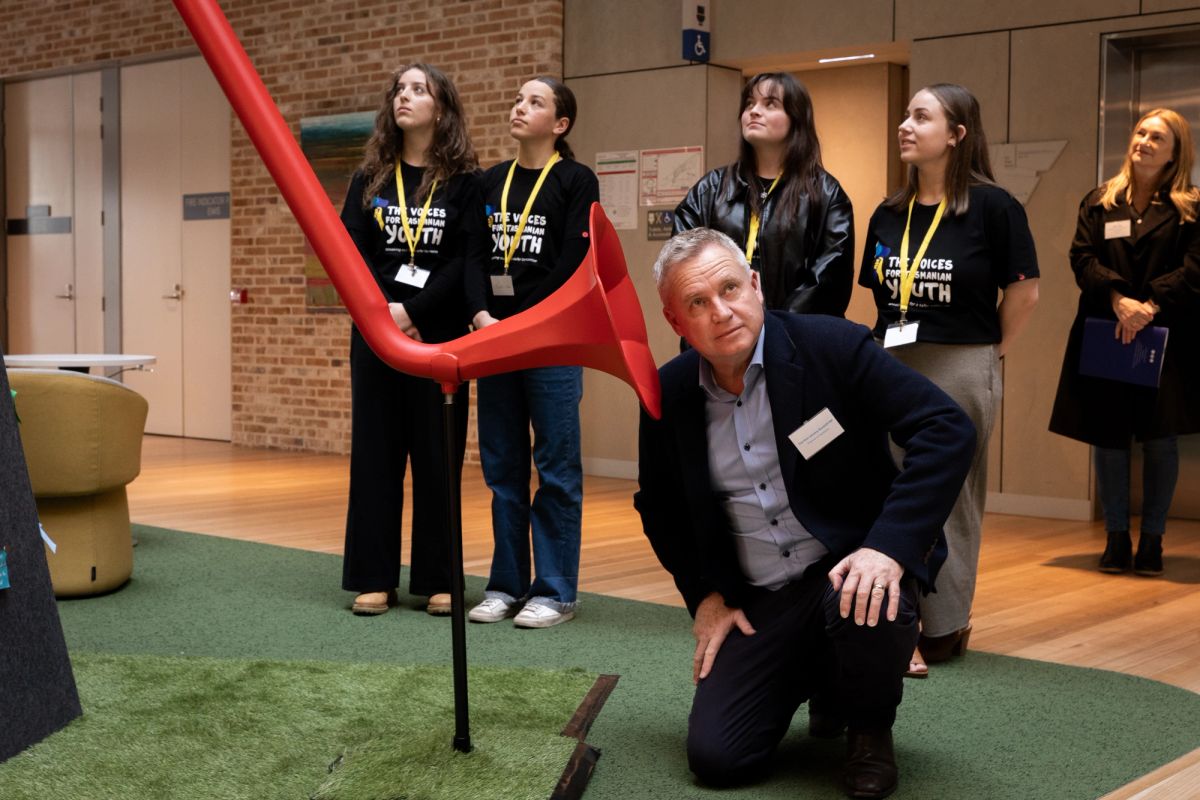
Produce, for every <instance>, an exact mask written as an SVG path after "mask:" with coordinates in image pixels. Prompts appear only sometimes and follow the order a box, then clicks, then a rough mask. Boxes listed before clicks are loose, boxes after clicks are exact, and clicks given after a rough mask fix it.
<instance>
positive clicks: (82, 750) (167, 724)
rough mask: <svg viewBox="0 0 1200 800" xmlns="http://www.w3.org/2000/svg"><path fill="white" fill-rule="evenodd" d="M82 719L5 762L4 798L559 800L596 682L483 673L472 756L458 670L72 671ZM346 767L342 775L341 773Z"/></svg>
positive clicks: (150, 659) (112, 661) (89, 661)
mask: <svg viewBox="0 0 1200 800" xmlns="http://www.w3.org/2000/svg"><path fill="white" fill-rule="evenodd" d="M72 664H73V666H74V670H75V676H76V681H77V682H78V685H79V691H80V697H81V700H82V702H83V705H84V709H85V711H84V716H83V717H81V718H80V719H77V720H75V721H74V722H73V723H71V724H70V725H68V726H67V727H66V728H64V729H63V730H61V731H59V732H58V733H56V734H54V735H53V736H51V737H49V738H48V739H46V740H45V741H43V742H41V743H39V744H37V745H35V746H34V747H32V748H30V749H29V750H26V751H25V752H24V753H22V754H20V755H18V756H16V757H15V758H13V759H11V760H9V761H8V762H6V763H4V764H0V796H2V797H4V798H6V800H54V799H58V798H61V799H62V800H66V798H89V799H93V798H173V797H181V798H182V797H187V798H221V800H243V798H244V800H262V798H307V797H312V798H314V800H396V799H398V798H404V800H483V798H490V797H495V798H501V797H503V798H506V799H509V800H526V798H528V800H546V798H547V797H549V796H550V793H551V792H552V791H553V789H554V786H555V784H556V783H557V781H558V779H559V776H560V775H561V774H562V771H563V768H564V767H565V766H566V765H567V760H568V759H569V758H570V755H571V752H572V751H573V750H574V748H575V745H576V741H575V740H574V739H570V738H567V737H563V736H559V735H558V733H559V731H561V730H562V728H563V726H564V725H565V724H566V723H567V721H568V720H569V719H570V718H571V715H572V714H573V713H574V712H575V709H576V707H577V706H578V705H579V703H580V701H582V700H583V698H584V696H585V695H586V694H587V691H588V689H590V688H591V686H592V683H593V682H594V680H595V676H594V675H589V674H587V673H585V672H583V671H581V670H559V671H548V670H532V669H515V668H514V669H500V668H477V669H475V668H473V669H471V671H470V686H471V690H472V698H471V711H472V740H473V744H474V745H475V750H474V751H473V752H472V753H470V754H462V753H457V752H455V751H454V750H453V749H452V748H451V746H450V742H451V738H452V735H453V732H454V713H453V686H452V676H451V670H450V669H449V668H448V667H435V666H393V665H381V664H351V663H325V662H280V661H244V660H227V659H213V658H174V657H163V656H129V655H97V654H88V653H81V654H76V655H74V656H73V658H72ZM331 766H332V768H331Z"/></svg>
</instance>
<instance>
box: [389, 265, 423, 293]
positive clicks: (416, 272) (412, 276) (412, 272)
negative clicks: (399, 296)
mask: <svg viewBox="0 0 1200 800" xmlns="http://www.w3.org/2000/svg"><path fill="white" fill-rule="evenodd" d="M396 280H397V281H399V282H400V283H405V284H408V285H409V286H415V287H417V288H418V289H424V288H425V281H427V280H429V270H427V269H421V268H420V267H418V266H416V265H413V264H405V265H404V266H403V267H401V268H400V271H399V272H397V273H396Z"/></svg>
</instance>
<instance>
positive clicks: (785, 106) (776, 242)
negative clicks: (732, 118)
mask: <svg viewBox="0 0 1200 800" xmlns="http://www.w3.org/2000/svg"><path fill="white" fill-rule="evenodd" d="M739 113H740V120H741V126H742V141H741V146H740V149H739V152H738V159H737V161H735V162H733V163H732V164H730V165H728V166H725V167H720V168H718V169H715V170H713V171H712V172H709V173H708V174H707V175H705V176H704V177H703V178H701V179H700V180H699V182H697V183H696V185H695V186H693V187H692V189H691V191H690V192H688V195H687V197H686V198H685V199H684V201H683V202H682V203H680V204H679V207H678V208H676V209H675V233H679V232H681V231H685V230H690V229H692V228H702V227H703V228H713V229H714V230H718V231H721V232H722V233H724V234H726V235H728V236H729V237H730V238H731V239H733V240H734V241H735V242H738V243H739V244H741V245H742V246H743V247H744V248H745V250H746V259H747V260H748V261H749V262H750V266H751V267H753V268H754V269H755V270H756V271H758V272H759V273H760V274H761V276H762V288H763V295H764V297H765V298H766V304H767V307H768V308H772V309H782V310H786V311H795V312H797V313H801V314H832V315H834V316H838V317H840V316H844V315H845V312H846V306H847V305H848V304H849V302H850V290H851V286H852V284H853V278H854V217H853V213H852V210H851V207H850V198H849V197H848V196H847V195H846V193H845V192H844V191H843V190H842V187H841V185H840V184H839V183H838V182H837V179H836V178H834V177H833V176H832V175H830V174H829V173H828V172H826V171H825V170H824V168H823V167H822V166H821V145H820V143H819V142H818V141H817V132H816V128H815V127H814V125H813V112H812V99H811V98H810V97H809V95H808V90H806V89H805V88H804V86H803V85H802V84H800V82H799V81H797V80H796V79H795V78H793V77H792V76H791V75H789V74H788V73H786V72H772V73H763V74H760V75H755V76H754V77H753V78H751V79H750V81H749V82H748V83H747V84H746V87H745V88H744V89H743V90H742V106H741V111H740V112H739Z"/></svg>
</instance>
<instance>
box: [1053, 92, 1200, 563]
mask: <svg viewBox="0 0 1200 800" xmlns="http://www.w3.org/2000/svg"><path fill="white" fill-rule="evenodd" d="M1193 160H1194V150H1193V144H1192V133H1191V129H1190V127H1189V126H1188V123H1187V120H1185V119H1184V118H1183V117H1182V116H1180V115H1179V114H1178V113H1177V112H1175V111H1172V110H1171V109H1169V108H1156V109H1153V110H1152V111H1150V112H1149V113H1147V114H1145V115H1144V116H1143V117H1142V118H1141V119H1139V120H1138V122H1137V125H1136V126H1135V127H1134V131H1133V136H1132V137H1131V138H1130V140H1129V148H1128V150H1127V151H1126V153H1125V162H1124V164H1123V165H1122V166H1121V171H1120V173H1119V174H1117V175H1116V176H1115V177H1113V178H1111V179H1109V180H1108V181H1106V182H1105V183H1103V184H1102V185H1101V186H1099V187H1098V188H1096V189H1093V190H1092V191H1091V192H1089V193H1088V195H1087V196H1086V197H1084V199H1083V202H1082V203H1081V204H1080V206H1079V223H1078V226H1077V227H1076V229H1075V240H1074V241H1073V242H1072V243H1071V269H1072V270H1073V271H1074V272H1075V282H1076V283H1077V284H1079V289H1080V295H1079V310H1078V313H1077V314H1076V316H1075V323H1074V325H1072V327H1071V333H1070V335H1069V337H1068V339H1067V350H1066V354H1065V356H1064V358H1063V365H1062V373H1061V376H1060V378H1059V384H1058V394H1057V396H1056V397H1055V401H1054V411H1053V414H1052V416H1051V418H1050V430H1051V431H1053V432H1055V433H1059V434H1062V435H1063V436H1068V437H1070V438H1072V439H1078V440H1079V441H1081V442H1087V443H1088V444H1090V445H1092V446H1093V447H1094V448H1095V465H1096V485H1097V490H1098V492H1099V495H1100V504H1101V505H1102V506H1103V508H1104V527H1105V530H1106V532H1107V534H1108V536H1107V545H1106V547H1105V549H1104V554H1103V555H1102V556H1101V557H1100V565H1099V566H1100V571H1101V572H1108V573H1119V572H1124V571H1126V570H1128V569H1130V567H1132V568H1133V571H1134V572H1136V573H1137V574H1139V575H1146V576H1155V575H1161V574H1162V572H1163V562H1162V539H1163V534H1164V533H1165V532H1166V521H1167V512H1168V511H1169V510H1170V507H1171V499H1172V497H1173V495H1174V493H1175V482H1176V479H1177V478H1178V475H1179V451H1178V445H1177V442H1176V437H1177V436H1179V435H1181V434H1187V433H1195V432H1197V431H1200V369H1197V364H1198V363H1200V361H1198V358H1200V323H1197V322H1196V320H1197V318H1198V316H1197V315H1200V222H1198V221H1197V215H1198V212H1200V190H1197V188H1196V187H1195V186H1194V185H1192V164H1193ZM1088 318H1095V319H1103V320H1109V321H1111V322H1114V323H1115V329H1114V332H1113V336H1114V337H1115V338H1117V339H1120V341H1121V343H1122V345H1123V346H1125V347H1133V344H1132V343H1133V339H1134V337H1135V336H1137V335H1138V333H1139V332H1140V331H1142V330H1143V329H1145V328H1146V327H1147V326H1155V327H1161V328H1166V329H1168V331H1169V335H1168V337H1167V345H1166V349H1165V352H1164V354H1163V361H1162V368H1161V373H1160V378H1159V385H1158V386H1157V387H1148V386H1140V385H1136V384H1132V383H1124V382H1120V381H1116V380H1109V379H1107V378H1097V377H1090V376H1087V375H1081V374H1080V372H1079V363H1080V355H1081V352H1082V349H1083V338H1084V328H1085V321H1086V320H1087V319H1088ZM1134 439H1136V440H1138V441H1139V442H1141V443H1142V453H1143V456H1144V466H1143V472H1142V486H1143V491H1142V517H1141V534H1140V538H1139V540H1138V549H1137V555H1136V556H1134V555H1133V541H1132V539H1131V538H1130V535H1129V513H1130V510H1129V479H1130V474H1129V473H1130V443H1131V441H1132V440H1134Z"/></svg>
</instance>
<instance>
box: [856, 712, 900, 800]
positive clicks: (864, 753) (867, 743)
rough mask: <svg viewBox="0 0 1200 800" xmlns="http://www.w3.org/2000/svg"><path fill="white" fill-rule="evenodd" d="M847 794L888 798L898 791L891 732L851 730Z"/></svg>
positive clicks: (897, 776) (897, 774)
mask: <svg viewBox="0 0 1200 800" xmlns="http://www.w3.org/2000/svg"><path fill="white" fill-rule="evenodd" d="M843 779H844V781H845V786H846V794H847V795H848V796H850V797H869V798H879V797H887V796H888V795H890V794H891V793H892V792H894V791H896V786H897V784H898V783H899V772H898V770H897V769H896V754H895V752H894V751H893V750H892V731H891V730H890V729H888V730H886V731H860V730H853V729H852V730H850V731H849V732H848V733H847V734H846V768H845V771H844V772H843Z"/></svg>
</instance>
